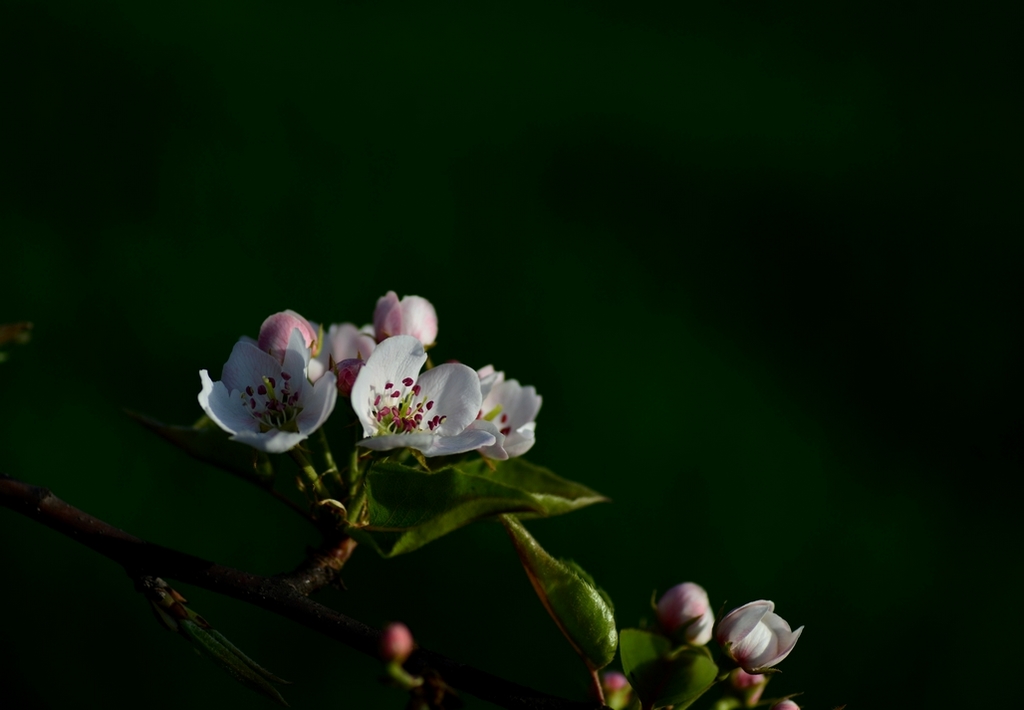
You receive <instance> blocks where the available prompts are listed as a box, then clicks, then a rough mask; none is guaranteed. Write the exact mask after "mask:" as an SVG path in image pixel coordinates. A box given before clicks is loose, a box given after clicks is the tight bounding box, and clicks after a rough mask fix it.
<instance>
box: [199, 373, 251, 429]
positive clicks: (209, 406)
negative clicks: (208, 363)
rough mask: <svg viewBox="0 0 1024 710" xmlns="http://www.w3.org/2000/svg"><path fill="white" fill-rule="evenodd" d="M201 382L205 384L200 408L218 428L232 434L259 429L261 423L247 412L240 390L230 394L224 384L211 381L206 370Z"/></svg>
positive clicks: (200, 378) (200, 394) (201, 376)
mask: <svg viewBox="0 0 1024 710" xmlns="http://www.w3.org/2000/svg"><path fill="white" fill-rule="evenodd" d="M199 380H200V381H201V382H202V383H203V388H202V390H200V392H199V406H201V407H202V408H203V411H204V412H206V416H208V417H209V418H210V419H212V420H213V421H214V423H216V424H217V426H219V427H220V428H221V429H223V430H224V431H226V432H229V433H231V434H235V433H237V432H240V431H246V430H252V431H256V430H258V429H259V423H258V422H257V421H256V420H255V419H253V418H252V417H251V416H250V415H249V413H248V412H246V411H245V407H244V406H243V405H242V401H241V398H240V397H241V396H240V393H239V391H238V390H235V391H234V392H231V393H229V392H228V388H227V387H225V386H224V383H223V382H214V381H213V380H211V379H210V374H209V373H208V372H207V371H206V370H200V371H199Z"/></svg>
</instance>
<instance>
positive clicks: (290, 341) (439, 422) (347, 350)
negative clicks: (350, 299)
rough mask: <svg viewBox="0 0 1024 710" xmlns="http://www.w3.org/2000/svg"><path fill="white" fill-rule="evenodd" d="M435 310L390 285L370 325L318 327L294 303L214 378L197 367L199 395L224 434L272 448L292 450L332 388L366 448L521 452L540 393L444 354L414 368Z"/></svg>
mask: <svg viewBox="0 0 1024 710" xmlns="http://www.w3.org/2000/svg"><path fill="white" fill-rule="evenodd" d="M437 323H438V321H437V313H436V311H435V310H434V306H433V305H432V304H431V303H430V302H429V301H427V300H426V299H424V298H421V297H419V296H406V297H404V298H402V299H399V298H398V295H397V294H396V293H395V292H394V291H389V292H388V293H387V294H385V295H384V296H382V297H381V298H380V299H379V300H378V301H377V306H376V308H375V309H374V312H373V323H372V324H370V325H365V326H363V327H361V328H360V327H357V326H355V325H354V324H352V323H334V324H331V325H329V326H328V327H327V328H326V331H325V329H324V327H323V325H318V324H315V323H313V322H311V321H309V320H307V319H305V318H303V317H302V316H301V315H299V314H298V313H295V312H294V311H283V312H281V313H276V314H274V315H272V316H270V317H268V318H267V319H266V320H265V321H264V322H263V325H262V326H261V327H260V332H259V334H258V336H257V338H256V339H255V340H253V339H252V338H249V337H244V336H243V337H242V338H241V339H240V340H239V341H238V342H237V343H235V346H234V348H233V349H232V351H231V356H230V357H229V358H228V361H227V362H226V363H225V364H224V368H223V370H222V373H221V379H220V380H219V381H216V382H215V381H213V380H212V378H211V377H210V375H209V373H208V371H207V370H201V371H200V373H199V377H200V380H201V382H202V390H201V391H200V393H199V404H200V405H201V406H202V408H203V410H204V411H205V412H206V414H207V416H209V418H210V419H211V420H212V421H213V422H215V423H216V424H217V425H218V426H220V427H221V428H222V429H224V430H225V431H227V432H229V433H230V434H231V435H232V436H231V438H232V439H234V440H236V441H239V442H242V443H245V444H249V445H250V446H253V447H255V448H257V449H259V450H261V451H265V452H268V453H281V452H284V451H288V450H290V449H292V448H293V447H294V446H295V445H296V444H298V443H299V442H301V441H302V440H304V439H306V438H308V437H309V436H310V435H311V434H312V433H313V432H315V431H316V430H317V429H318V428H319V427H320V426H322V425H323V423H324V422H325V421H326V420H327V417H328V416H330V414H331V412H332V411H333V410H334V408H335V404H336V403H337V400H338V398H339V397H341V398H342V400H343V401H346V400H347V401H348V402H349V404H350V406H351V411H352V413H353V414H354V416H355V419H356V421H357V422H358V423H359V424H360V425H361V426H362V430H363V438H362V439H361V440H360V441H359V442H358V445H359V446H360V447H362V448H364V449H370V450H375V451H386V450H391V449H401V448H409V449H414V450H416V451H418V452H419V453H420V454H422V455H423V456H428V457H429V456H442V455H448V454H461V453H466V452H470V451H477V452H479V453H480V454H481V455H483V456H486V457H488V458H493V459H507V458H509V457H513V456H520V455H522V454H524V453H526V451H528V450H529V449H530V447H531V446H532V445H533V442H534V430H535V427H536V424H535V421H534V420H535V419H536V416H537V412H538V411H539V410H540V405H541V398H540V396H539V395H538V394H537V392H536V390H535V389H534V388H533V387H523V386H521V385H520V384H519V382H517V381H516V380H513V379H506V378H505V374H504V373H503V372H498V371H495V370H494V368H493V367H492V366H490V365H488V366H487V367H485V368H482V369H480V370H473V369H472V368H470V367H468V366H467V365H463V364H461V363H458V362H448V363H444V364H442V365H438V366H436V367H431V368H429V369H427V370H426V371H422V372H421V370H423V367H424V365H427V364H428V363H429V360H428V357H427V352H426V351H427V349H428V348H430V347H432V346H433V345H434V344H435V341H436V339H437V332H438V328H437Z"/></svg>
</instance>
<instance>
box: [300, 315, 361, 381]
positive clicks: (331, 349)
mask: <svg viewBox="0 0 1024 710" xmlns="http://www.w3.org/2000/svg"><path fill="white" fill-rule="evenodd" d="M375 347H377V341H376V340H374V339H373V326H369V325H366V326H363V327H362V328H356V327H355V326H354V325H353V324H352V323H332V324H331V326H330V327H329V328H327V332H326V333H325V334H324V343H323V347H322V348H320V352H319V353H317V354H316V357H314V358H313V359H312V360H310V361H309V380H310V382H316V381H317V380H319V379H320V377H321V376H322V375H323V374H324V373H325V372H327V370H328V369H330V363H331V360H333V361H334V362H335V363H340V362H342V361H343V360H365V359H366V358H368V357H370V353H372V352H373V349H374V348H375ZM336 374H337V373H336ZM351 384H352V383H351V382H349V389H348V392H344V391H343V392H342V393H341V394H343V395H346V396H347V395H348V393H349V392H351V391H352V387H351ZM338 386H339V387H341V386H342V378H341V377H339V378H338Z"/></svg>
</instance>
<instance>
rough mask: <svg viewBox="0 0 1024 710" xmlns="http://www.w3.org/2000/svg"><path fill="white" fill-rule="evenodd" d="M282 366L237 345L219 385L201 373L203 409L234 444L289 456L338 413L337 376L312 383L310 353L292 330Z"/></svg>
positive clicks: (257, 350)
mask: <svg viewBox="0 0 1024 710" xmlns="http://www.w3.org/2000/svg"><path fill="white" fill-rule="evenodd" d="M282 355H283V358H282V361H279V360H278V359H277V358H276V357H274V356H273V355H271V354H269V353H267V352H264V351H263V350H261V349H260V348H259V347H258V346H257V345H255V344H253V343H252V342H247V341H245V340H243V341H239V342H237V343H235V347H234V348H233V349H232V350H231V356H230V357H229V358H228V361H227V362H226V363H225V364H224V370H223V372H222V374H221V379H220V381H219V382H214V381H212V380H211V379H210V375H209V373H208V372H207V371H206V370H200V371H199V379H200V380H201V381H202V383H203V389H202V391H200V393H199V404H200V406H202V408H203V411H205V412H206V414H207V416H209V417H210V419H212V420H213V421H214V422H216V424H217V426H219V427H220V428H221V429H223V430H224V431H226V432H229V433H231V434H232V437H231V438H232V440H234V441H239V442H242V443H244V444H248V445H249V446H252V447H254V448H257V449H259V450H260V451H266V452H267V453H271V454H278V453H282V452H284V451H288V450H289V449H291V448H292V447H293V446H295V445H296V444H297V443H299V442H300V441H302V440H303V439H305V438H307V437H308V436H309V435H310V434H312V433H313V432H314V431H316V430H317V429H319V428H320V425H322V424H323V423H324V421H325V420H326V419H327V417H328V415H330V413H331V411H332V410H333V409H334V403H335V401H336V400H337V398H338V389H337V387H336V386H335V384H334V374H333V373H327V374H326V375H324V376H323V377H321V378H320V380H319V381H317V383H316V384H315V385H313V384H310V383H309V381H308V380H307V379H306V366H307V363H308V362H309V356H310V352H309V348H308V347H307V346H306V338H305V336H304V335H303V333H302V332H300V330H299V329H298V328H295V329H293V330H292V333H291V337H290V338H289V340H288V346H287V349H286V350H284V352H283V353H282Z"/></svg>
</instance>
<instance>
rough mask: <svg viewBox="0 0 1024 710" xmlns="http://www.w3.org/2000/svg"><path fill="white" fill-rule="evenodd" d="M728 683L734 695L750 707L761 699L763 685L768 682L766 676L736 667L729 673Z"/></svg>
mask: <svg viewBox="0 0 1024 710" xmlns="http://www.w3.org/2000/svg"><path fill="white" fill-rule="evenodd" d="M729 684H730V685H731V686H732V688H733V690H734V691H735V692H736V695H738V696H739V697H741V698H742V699H743V704H744V705H745V706H746V707H748V708H752V707H754V706H755V705H757V703H758V701H759V700H760V699H761V694H762V693H763V692H764V687H765V686H766V685H767V684H768V676H766V675H760V674H754V673H747V672H746V671H745V670H743V669H742V668H737V669H736V670H734V671H733V672H732V673H730V674H729Z"/></svg>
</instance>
